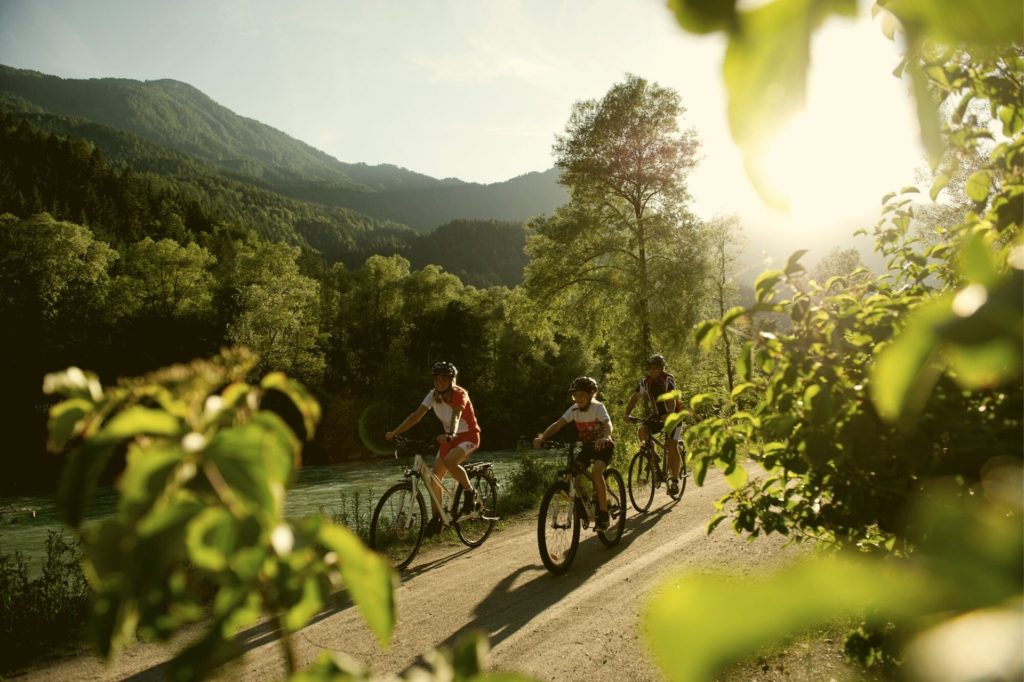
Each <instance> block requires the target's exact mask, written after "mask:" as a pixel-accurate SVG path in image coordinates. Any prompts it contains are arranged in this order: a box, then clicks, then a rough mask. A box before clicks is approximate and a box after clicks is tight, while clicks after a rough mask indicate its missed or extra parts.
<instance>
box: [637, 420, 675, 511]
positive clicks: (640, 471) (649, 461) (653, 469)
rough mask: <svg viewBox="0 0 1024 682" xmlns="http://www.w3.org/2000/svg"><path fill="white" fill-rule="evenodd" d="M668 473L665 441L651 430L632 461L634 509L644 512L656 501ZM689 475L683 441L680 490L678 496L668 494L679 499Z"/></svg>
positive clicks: (666, 482)
mask: <svg viewBox="0 0 1024 682" xmlns="http://www.w3.org/2000/svg"><path fill="white" fill-rule="evenodd" d="M643 421H644V420H643V419H641V418H639V417H630V418H629V422H630V423H632V424H641V423H643ZM673 430H674V427H673ZM659 449H660V452H659V451H658V450H659ZM669 475H670V471H669V467H668V452H666V451H665V442H664V441H662V440H658V439H657V438H655V437H654V435H652V434H651V433H650V431H648V433H647V441H646V442H644V443H642V444H641V445H640V449H639V450H637V452H636V454H635V455H633V459H632V460H631V461H630V462H629V473H628V481H629V500H630V502H632V503H633V508H634V509H636V510H637V511H638V512H641V513H642V512H645V511H647V510H648V509H650V507H651V502H653V501H654V491H655V489H657V488H658V487H659V486H661V485H662V484H665V485H666V487H667V484H668V477H669ZM688 477H689V474H688V473H687V471H686V457H685V456H684V455H683V444H682V442H680V443H679V492H678V493H677V494H675V495H673V494H671V493H669V497H671V498H672V499H673V500H676V501H679V500H681V499H682V497H683V492H684V491H685V490H686V479H687V478H688Z"/></svg>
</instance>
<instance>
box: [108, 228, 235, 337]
mask: <svg viewBox="0 0 1024 682" xmlns="http://www.w3.org/2000/svg"><path fill="white" fill-rule="evenodd" d="M215 263H216V258H214V257H213V256H212V255H211V254H210V252H209V251H207V250H206V249H204V248H203V247H201V246H199V245H198V244H195V243H189V244H185V245H182V244H179V243H178V242H176V241H174V240H173V239H161V240H160V241H153V239H151V238H150V237H146V238H144V239H142V240H140V241H138V242H136V243H135V244H132V245H131V246H130V247H129V248H128V250H127V252H126V253H125V256H124V260H123V262H122V265H121V273H120V274H119V275H118V276H117V277H116V278H115V280H114V284H113V289H114V298H115V302H114V304H113V305H114V309H115V314H116V315H117V316H118V317H127V316H135V315H142V316H146V317H154V318H165V319H167V318H176V317H186V316H197V317H206V316H209V315H210V314H211V313H212V309H211V304H212V302H213V285H214V279H213V274H212V272H211V268H212V267H213V266H214V264H215Z"/></svg>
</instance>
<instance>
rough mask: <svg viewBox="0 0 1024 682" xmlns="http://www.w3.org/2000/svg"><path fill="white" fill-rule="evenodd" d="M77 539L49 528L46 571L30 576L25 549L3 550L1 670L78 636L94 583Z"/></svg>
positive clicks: (0, 561) (0, 566)
mask: <svg viewBox="0 0 1024 682" xmlns="http://www.w3.org/2000/svg"><path fill="white" fill-rule="evenodd" d="M80 560H81V551H80V548H79V546H78V544H77V543H74V542H71V541H68V540H66V539H65V538H64V535H63V533H60V532H57V531H50V532H49V534H48V535H47V538H46V560H45V562H44V563H43V570H42V573H41V574H40V575H39V577H37V578H29V571H28V561H27V560H26V559H25V557H24V555H23V554H22V553H21V552H15V553H14V554H0V641H3V647H2V649H3V652H4V654H3V657H2V658H0V673H7V672H9V671H11V670H13V669H16V668H18V667H20V666H23V665H25V664H26V663H28V662H29V661H31V660H32V659H33V658H34V657H36V656H38V655H40V654H41V653H43V652H44V651H47V650H49V649H51V648H52V647H53V646H54V645H57V644H60V643H64V642H67V641H68V640H69V639H72V638H74V637H75V636H77V633H78V631H79V630H80V629H81V626H82V625H83V623H84V622H85V615H86V613H87V611H88V606H89V586H88V583H86V580H85V575H84V574H83V573H82V566H81V564H80Z"/></svg>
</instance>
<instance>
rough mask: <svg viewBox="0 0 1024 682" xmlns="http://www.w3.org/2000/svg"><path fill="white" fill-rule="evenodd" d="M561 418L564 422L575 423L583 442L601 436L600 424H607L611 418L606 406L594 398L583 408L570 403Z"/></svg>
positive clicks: (591, 440) (602, 434)
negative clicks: (570, 405)
mask: <svg viewBox="0 0 1024 682" xmlns="http://www.w3.org/2000/svg"><path fill="white" fill-rule="evenodd" d="M562 419H563V420H564V421H566V422H575V423H576V432H577V433H578V434H579V437H580V440H581V441H583V442H584V443H592V442H593V441H595V440H598V439H599V438H602V437H603V436H604V429H603V428H602V424H608V423H609V422H611V420H612V418H611V415H609V414H608V408H606V407H605V406H604V403H600V402H598V401H596V400H591V401H590V404H589V405H587V407H586V408H585V409H583V408H580V407H579V406H578V405H575V404H574V405H572V407H570V408H569V409H568V410H566V411H565V414H563V415H562Z"/></svg>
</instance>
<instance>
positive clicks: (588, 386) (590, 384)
mask: <svg viewBox="0 0 1024 682" xmlns="http://www.w3.org/2000/svg"><path fill="white" fill-rule="evenodd" d="M574 391H588V392H590V393H596V392H597V382H596V381H594V380H593V379H591V378H590V377H576V378H575V379H573V380H572V383H571V384H569V393H573V392H574Z"/></svg>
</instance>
